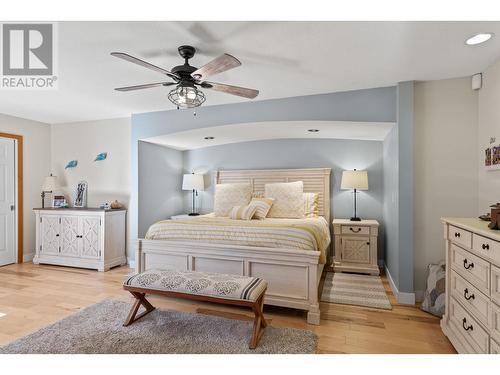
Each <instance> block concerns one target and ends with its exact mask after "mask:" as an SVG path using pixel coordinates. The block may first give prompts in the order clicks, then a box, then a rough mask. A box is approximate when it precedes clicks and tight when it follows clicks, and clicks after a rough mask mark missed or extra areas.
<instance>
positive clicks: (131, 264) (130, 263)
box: [127, 258, 135, 269]
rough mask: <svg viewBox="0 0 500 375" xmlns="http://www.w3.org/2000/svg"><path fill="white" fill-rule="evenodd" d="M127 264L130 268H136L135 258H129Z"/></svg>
mask: <svg viewBox="0 0 500 375" xmlns="http://www.w3.org/2000/svg"><path fill="white" fill-rule="evenodd" d="M127 264H128V268H134V269H135V260H133V259H131V258H127Z"/></svg>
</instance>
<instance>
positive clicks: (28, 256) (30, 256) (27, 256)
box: [23, 252, 35, 262]
mask: <svg viewBox="0 0 500 375" xmlns="http://www.w3.org/2000/svg"><path fill="white" fill-rule="evenodd" d="M34 257H35V253H34V252H33V253H27V254H25V253H23V262H31V261H33V258H34Z"/></svg>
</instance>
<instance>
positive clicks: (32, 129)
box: [0, 114, 50, 260]
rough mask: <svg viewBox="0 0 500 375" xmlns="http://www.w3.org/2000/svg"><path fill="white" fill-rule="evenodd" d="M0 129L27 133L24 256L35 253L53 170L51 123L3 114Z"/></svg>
mask: <svg viewBox="0 0 500 375" xmlns="http://www.w3.org/2000/svg"><path fill="white" fill-rule="evenodd" d="M0 132H2V133H10V134H17V135H22V136H23V145H24V153H23V157H24V176H23V179H24V181H23V182H24V184H23V186H24V189H23V197H24V212H23V214H24V246H23V247H24V248H23V252H24V256H25V259H26V260H31V258H33V255H34V253H35V215H34V214H33V208H35V207H40V205H41V200H40V199H41V198H40V192H41V187H42V184H43V180H44V178H45V176H47V175H48V173H49V170H50V125H48V124H43V123H41V122H35V121H31V120H25V119H22V118H18V117H12V116H8V115H3V114H0Z"/></svg>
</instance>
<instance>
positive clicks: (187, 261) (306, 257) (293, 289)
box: [135, 239, 323, 324]
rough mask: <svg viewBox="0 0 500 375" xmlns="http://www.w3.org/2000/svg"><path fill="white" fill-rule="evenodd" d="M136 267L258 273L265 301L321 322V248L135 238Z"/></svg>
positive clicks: (143, 268) (308, 319)
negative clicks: (302, 311)
mask: <svg viewBox="0 0 500 375" xmlns="http://www.w3.org/2000/svg"><path fill="white" fill-rule="evenodd" d="M135 260H136V272H143V271H145V270H147V269H151V268H165V269H175V270H189V271H201V272H219V273H227V274H236V275H244V276H255V277H261V278H263V279H265V280H267V282H268V288H267V292H266V295H265V299H264V303H265V304H268V305H275V306H283V307H290V308H296V309H301V310H307V311H308V313H307V322H308V323H310V324H319V322H320V310H319V303H318V286H319V281H320V279H321V272H322V270H323V265H322V264H319V252H317V251H305V250H293V249H270V248H260V247H250V246H232V245H221V244H206V243H201V244H200V243H196V242H178V241H164V240H145V239H139V240H138V241H137V249H136V258H135Z"/></svg>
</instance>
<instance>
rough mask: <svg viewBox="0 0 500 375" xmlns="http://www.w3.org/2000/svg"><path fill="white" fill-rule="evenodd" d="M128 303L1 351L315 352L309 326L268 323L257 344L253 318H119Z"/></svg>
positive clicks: (108, 304)
mask: <svg viewBox="0 0 500 375" xmlns="http://www.w3.org/2000/svg"><path fill="white" fill-rule="evenodd" d="M130 307H131V305H129V304H128V303H125V302H121V301H113V300H105V301H102V302H99V303H97V304H95V305H92V306H89V307H87V308H85V309H83V310H81V311H79V312H77V313H75V314H73V315H71V316H69V317H67V318H64V319H62V320H60V321H58V322H56V323H54V324H52V325H50V326H48V327H45V328H42V329H40V330H39V331H37V332H35V333H32V334H30V335H28V336H25V337H22V338H20V339H18V340H16V341H13V342H12V343H10V344H8V345H6V346H4V347H2V348H0V353H13V354H18V353H34V354H42V353H43V354H48V353H51V354H69V353H75V354H77V353H78V354H118V353H130V354H134V353H137V354H144V353H146V354H147V353H156V354H169V353H177V354H182V353H222V354H225V353H276V354H281V353H283V354H284V353H315V352H316V344H317V337H316V335H315V334H314V333H312V332H310V331H305V330H300V329H295V328H276V327H271V326H267V328H266V329H265V332H264V334H263V336H262V338H261V340H260V342H259V346H258V347H257V348H256V349H254V350H250V349H249V348H248V342H249V340H250V337H251V333H252V324H253V322H247V321H240V320H232V319H226V318H221V317H214V316H207V315H203V314H191V313H185V312H177V311H170V310H167V311H165V310H158V309H157V310H155V311H153V312H151V313H150V314H148V315H146V316H145V317H143V318H142V319H140V320H138V321H137V322H135V323H134V324H132V325H130V326H128V327H123V326H122V324H123V322H124V320H125V318H126V316H127V314H128V311H129V309H130Z"/></svg>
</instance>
